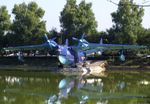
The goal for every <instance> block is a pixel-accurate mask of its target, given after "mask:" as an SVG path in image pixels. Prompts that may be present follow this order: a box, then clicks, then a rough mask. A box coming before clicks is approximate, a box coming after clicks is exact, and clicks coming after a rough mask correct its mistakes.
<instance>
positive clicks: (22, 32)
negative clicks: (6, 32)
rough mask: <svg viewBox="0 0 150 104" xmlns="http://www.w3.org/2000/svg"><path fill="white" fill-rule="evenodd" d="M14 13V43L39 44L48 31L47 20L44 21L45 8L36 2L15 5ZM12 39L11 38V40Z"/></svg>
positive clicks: (12, 37)
mask: <svg viewBox="0 0 150 104" xmlns="http://www.w3.org/2000/svg"><path fill="white" fill-rule="evenodd" d="M12 13H13V14H14V15H15V19H14V21H13V25H12V34H10V37H11V39H13V44H14V45H21V44H23V45H25V44H37V43H39V42H40V41H41V37H42V36H43V34H45V33H46V28H45V21H42V20H41V19H42V17H43V16H44V13H45V12H44V10H43V9H42V8H40V7H38V5H37V4H36V3H35V2H30V3H29V4H28V5H26V4H25V3H22V4H19V5H17V4H16V5H15V6H14V8H13V10H12ZM10 41H11V40H10Z"/></svg>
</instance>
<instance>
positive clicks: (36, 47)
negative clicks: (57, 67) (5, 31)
mask: <svg viewBox="0 0 150 104" xmlns="http://www.w3.org/2000/svg"><path fill="white" fill-rule="evenodd" d="M3 49H4V50H5V51H24V50H49V49H50V47H49V45H48V44H47V43H44V44H40V45H27V46H17V47H7V48H3Z"/></svg>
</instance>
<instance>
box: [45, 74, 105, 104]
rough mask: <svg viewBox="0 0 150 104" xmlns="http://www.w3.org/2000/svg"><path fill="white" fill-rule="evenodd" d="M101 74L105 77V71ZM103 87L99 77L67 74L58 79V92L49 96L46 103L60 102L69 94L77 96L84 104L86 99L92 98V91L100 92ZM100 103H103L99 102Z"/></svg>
mask: <svg viewBox="0 0 150 104" xmlns="http://www.w3.org/2000/svg"><path fill="white" fill-rule="evenodd" d="M101 75H103V77H104V76H105V77H106V74H105V73H103V74H101ZM103 87H104V84H103V82H102V79H101V78H86V75H83V74H82V75H80V76H68V77H66V78H64V79H62V80H60V82H59V85H58V88H59V93H58V94H54V95H52V96H50V97H49V99H48V101H47V104H61V100H62V99H68V98H69V96H74V97H77V98H78V100H79V103H80V104H86V103H87V101H88V99H93V97H92V96H95V94H94V93H99V94H100V93H102V91H103ZM93 94H94V95H93ZM106 102H107V101H106ZM101 104H105V103H103V102H101Z"/></svg>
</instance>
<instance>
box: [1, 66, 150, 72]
mask: <svg viewBox="0 0 150 104" xmlns="http://www.w3.org/2000/svg"><path fill="white" fill-rule="evenodd" d="M114 70H120V71H121V70H123V71H125V70H127V71H130V70H131V71H134V70H137V71H150V66H144V67H141V66H113V65H110V66H108V67H106V71H114ZM0 71H29V72H30V71H32V72H38V71H40V72H59V71H62V68H58V67H51V66H28V65H0ZM74 72H75V71H74Z"/></svg>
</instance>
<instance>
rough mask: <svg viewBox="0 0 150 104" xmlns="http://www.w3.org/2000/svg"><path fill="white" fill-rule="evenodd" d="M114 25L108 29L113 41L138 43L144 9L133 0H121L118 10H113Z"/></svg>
mask: <svg viewBox="0 0 150 104" xmlns="http://www.w3.org/2000/svg"><path fill="white" fill-rule="evenodd" d="M111 15H112V21H113V22H114V25H113V27H112V28H111V29H110V30H108V33H109V35H110V40H113V41H112V42H113V43H122V44H136V43H137V40H138V35H139V32H140V31H141V30H142V24H141V23H142V17H143V15H144V9H143V8H140V7H138V6H136V5H135V3H134V2H133V0H120V2H119V5H118V10H117V11H116V12H113V13H112V14H111Z"/></svg>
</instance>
